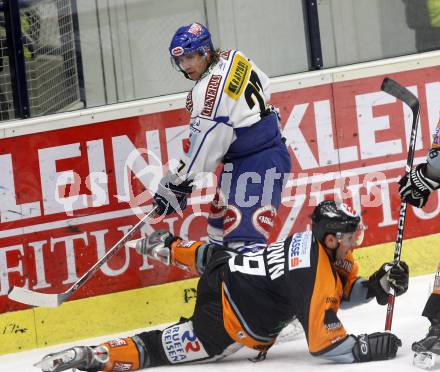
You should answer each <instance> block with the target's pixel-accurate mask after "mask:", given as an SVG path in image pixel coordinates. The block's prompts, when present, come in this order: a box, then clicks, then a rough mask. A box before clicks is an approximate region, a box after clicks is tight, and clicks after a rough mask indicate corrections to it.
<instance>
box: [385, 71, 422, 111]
mask: <svg viewBox="0 0 440 372" xmlns="http://www.w3.org/2000/svg"><path fill="white" fill-rule="evenodd" d="M380 89H381V90H383V91H384V92H386V93H388V94H391V95H392V96H393V97H395V98H397V99H399V100H401V101H403V102H405V103H406V104H407V105H408V106H409V107H410V108H411V110H412V111H413V114H414V113H415V112H416V111H418V109H419V99H418V98H417V97H416V96H415V95H414V94H412V93H411V92H410V91H409V90H408V89H406V88H405V87H402V86H401V85H400V84H399V83H398V82H397V81H395V80H393V79H390V78H388V77H387V78H385V79H383V82H382V86H381V87H380Z"/></svg>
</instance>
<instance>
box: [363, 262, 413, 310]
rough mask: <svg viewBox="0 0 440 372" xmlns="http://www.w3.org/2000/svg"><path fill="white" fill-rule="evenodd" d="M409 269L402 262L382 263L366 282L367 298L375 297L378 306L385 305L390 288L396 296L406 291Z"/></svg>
mask: <svg viewBox="0 0 440 372" xmlns="http://www.w3.org/2000/svg"><path fill="white" fill-rule="evenodd" d="M408 281H409V268H408V265H407V264H406V263H405V262H404V261H399V262H398V263H397V264H396V263H393V262H391V263H384V264H383V265H382V266H381V267H380V269H379V270H377V271H376V272H375V273H374V274H373V275H371V276H370V278H369V279H368V282H367V286H368V294H367V298H370V297H376V301H377V303H378V304H379V305H386V303H387V297H388V292H389V291H390V286H392V287H393V288H394V290H395V292H396V296H400V295H401V294H403V293H405V292H406V291H407V290H408Z"/></svg>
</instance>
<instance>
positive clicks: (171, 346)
mask: <svg viewBox="0 0 440 372" xmlns="http://www.w3.org/2000/svg"><path fill="white" fill-rule="evenodd" d="M162 345H163V348H164V351H165V354H166V356H167V358H168V360H169V361H170V362H171V363H172V364H175V363H181V362H188V361H191V360H198V359H203V358H206V357H207V356H208V354H207V353H206V351H205V349H204V347H203V345H202V343H201V342H200V340H199V339H198V337H197V336H196V335H195V334H194V331H193V329H192V323H191V322H186V323H180V324H176V325H175V326H171V327H170V328H167V329H165V330H164V331H163V333H162Z"/></svg>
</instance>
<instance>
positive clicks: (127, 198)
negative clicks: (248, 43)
mask: <svg viewBox="0 0 440 372" xmlns="http://www.w3.org/2000/svg"><path fill="white" fill-rule="evenodd" d="M439 62H440V56H439V54H438V53H427V54H425V55H424V56H420V55H418V56H410V57H404V58H397V59H391V60H387V61H380V62H372V63H365V64H360V65H353V66H350V67H345V68H337V69H329V70H325V71H317V72H311V73H304V74H296V75H292V76H286V77H282V78H274V79H273V91H274V93H273V96H272V103H273V104H274V105H275V106H278V107H279V108H280V111H281V116H282V126H283V134H284V136H285V137H286V143H287V145H288V147H289V151H290V153H291V157H292V162H293V174H292V176H291V178H290V180H289V181H288V183H287V188H286V192H285V194H284V196H283V204H282V206H281V208H280V219H279V221H277V222H276V224H275V234H274V236H273V239H277V238H282V237H284V236H286V235H288V234H289V233H291V232H292V231H299V230H304V229H307V228H308V225H307V224H308V220H309V218H308V216H309V215H310V213H311V211H312V210H313V207H314V206H315V205H316V203H317V202H319V201H320V200H321V199H322V198H323V197H328V196H333V197H337V198H341V199H344V201H345V202H347V203H349V204H351V205H352V206H353V207H354V209H356V210H362V215H363V218H364V222H365V224H366V225H367V226H368V232H367V238H366V240H365V246H367V247H368V248H362V249H360V250H358V251H357V256H358V257H359V261H360V265H361V267H363V269H362V270H363V271H362V273H363V274H364V275H367V274H368V273H370V272H371V271H372V270H373V269H374V268H376V267H377V266H378V265H379V264H380V263H382V262H383V261H384V260H391V259H392V256H393V249H394V247H393V243H392V242H393V241H394V239H395V236H396V223H397V219H398V211H399V204H400V199H399V197H398V193H397V183H396V180H397V179H398V178H399V176H400V175H402V173H403V170H404V165H405V163H406V147H407V143H408V134H409V128H410V125H411V120H412V118H411V112H410V111H409V110H408V109H407V108H406V107H404V106H403V105H402V103H401V102H396V101H395V100H394V99H393V98H392V97H390V96H387V95H386V94H385V93H383V92H381V91H380V84H381V82H382V80H383V78H384V77H385V76H390V77H392V78H394V79H396V80H397V81H399V82H400V83H402V84H403V85H405V86H407V87H409V88H410V89H411V90H412V91H413V92H414V93H415V94H417V95H418V96H419V98H420V102H421V122H420V130H419V134H418V138H417V146H416V159H415V162H416V163H418V162H421V161H424V158H425V156H426V153H427V151H428V149H429V147H430V141H431V133H432V132H433V130H434V128H435V126H436V123H437V120H438V116H439V112H440V79H439V76H440V67H438V66H439V65H440V63H439ZM185 98H186V97H185V95H184V94H181V95H174V96H169V97H161V98H156V99H148V100H142V101H136V102H130V103H127V104H118V105H113V106H108V107H102V108H96V109H87V110H82V111H76V112H72V113H65V114H58V115H51V116H47V117H43V118H36V119H30V120H26V121H16V122H8V123H6V124H3V125H1V126H0V169H2V176H1V178H0V313H1V315H0V354H3V353H9V352H14V351H18V350H24V349H29V348H33V347H39V346H44V345H50V344H54V343H60V342H64V341H68V340H74V339H78V338H84V337H90V336H95V335H99V334H106V333H114V332H116V331H123V330H128V329H134V328H140V327H142V326H144V325H146V326H150V325H154V324H159V323H164V322H168V321H173V320H177V319H178V317H179V316H180V315H181V314H182V311H183V312H184V313H185V314H186V315H188V314H190V312H191V308H192V306H193V304H194V298H195V295H196V292H195V286H196V284H195V281H194V279H188V278H190V276H189V275H188V274H187V273H184V272H183V271H181V270H179V269H177V268H169V267H165V266H163V265H161V264H159V263H156V262H152V261H151V260H148V259H147V258H142V257H140V256H138V255H137V254H136V253H135V252H133V251H130V250H129V249H128V248H126V249H122V250H121V252H120V253H119V254H118V255H117V256H115V257H114V258H112V260H111V261H110V262H109V263H108V264H106V265H104V266H103V268H102V269H101V271H100V272H99V273H97V275H96V277H95V278H93V279H92V280H91V281H90V282H88V283H87V284H86V285H85V286H84V287H83V288H82V289H81V290H80V291H79V292H78V293H77V294H75V296H74V297H73V298H72V299H73V300H75V301H70V302H67V303H65V304H63V305H62V306H61V307H60V308H58V309H41V308H39V309H26V307H25V306H22V305H20V304H17V303H13V302H12V301H9V300H8V299H7V296H6V294H7V292H8V290H9V288H10V287H12V286H13V285H18V286H29V287H30V288H31V289H34V290H37V291H42V292H47V293H59V292H62V291H64V290H66V289H67V288H68V287H69V286H70V285H71V284H72V283H74V282H75V281H76V280H77V279H78V277H79V276H80V275H81V274H82V273H84V272H85V271H86V270H87V268H89V267H90V266H91V265H93V263H94V262H96V260H97V259H98V258H100V257H102V255H103V254H105V251H106V249H108V248H109V247H111V245H112V244H114V243H115V242H116V241H117V240H118V239H119V238H120V237H121V236H122V235H124V233H125V232H127V231H128V230H129V228H130V227H131V226H132V225H133V224H134V223H136V221H137V216H136V215H135V213H136V212H139V211H140V210H139V209H137V207H143V206H145V205H149V204H150V203H151V191H154V190H155V188H156V184H157V181H158V178H160V176H161V174H162V173H163V170H162V165H163V164H167V163H168V162H171V161H172V159H176V158H178V157H179V154H180V152H181V151H183V146H182V145H183V143H184V142H185V140H186V137H187V135H188V130H187V125H186V122H187V120H188V114H187V113H186V112H185V110H184V106H185ZM145 169H147V170H148V172H149V173H148V172H144V170H145ZM154 176H157V177H154ZM214 180H215V179H214V177H212V178H208V181H207V183H206V184H204V185H201V186H200V187H199V188H198V189H197V190H196V192H195V193H193V195H192V197H191V199H190V207H191V209H190V208H188V210H187V211H185V213H184V215H183V217H182V218H180V217H178V216H169V217H168V218H166V219H164V220H163V221H161V222H160V223H158V224H155V225H147V226H145V228H144V229H143V230H142V233H143V234H148V233H149V232H151V231H152V230H153V229H157V228H167V229H170V230H172V231H173V232H174V233H176V234H178V235H180V236H184V237H186V236H188V235H189V238H191V239H200V238H202V239H203V238H204V237H206V223H205V217H206V215H207V211H208V209H207V207H206V206H205V205H203V204H204V203H206V202H208V201H209V200H210V199H211V198H212V195H213V193H214V185H215V182H214ZM200 204H202V206H200ZM194 211H195V212H194ZM439 211H440V203H439V199H438V194H437V193H435V194H433V195H432V197H431V200H430V202H429V203H428V205H427V206H426V207H425V209H424V210H423V211H422V210H417V209H413V208H412V207H409V208H408V216H407V225H406V227H405V242H404V246H403V258H404V259H405V260H407V261H409V262H410V263H411V265H410V267H411V273H412V274H413V275H418V274H423V273H428V272H433V271H434V270H435V268H436V263H437V262H438V261H440V253H439V251H440V250H439V249H438V248H436V247H438V243H439V242H438V240H439V238H438V237H437V236H436V235H433V234H436V233H438V227H437V226H439V223H440V221H439V219H440V217H439ZM425 236H429V237H427V238H425ZM164 283H168V284H164Z"/></svg>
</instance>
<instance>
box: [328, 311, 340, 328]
mask: <svg viewBox="0 0 440 372" xmlns="http://www.w3.org/2000/svg"><path fill="white" fill-rule="evenodd" d="M324 326H325V328H326V329H327V331H334V330H336V329H339V328H341V327H342V323H341V321H340V320H339V319H338V316H337V315H336V313H335V311H333V310H332V309H328V310H326V311H325V315H324Z"/></svg>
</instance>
